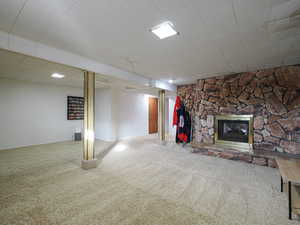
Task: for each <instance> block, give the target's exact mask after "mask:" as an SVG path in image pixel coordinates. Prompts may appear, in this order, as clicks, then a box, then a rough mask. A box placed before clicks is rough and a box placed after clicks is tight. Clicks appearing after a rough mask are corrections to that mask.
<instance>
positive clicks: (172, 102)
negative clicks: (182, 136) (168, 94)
mask: <svg viewBox="0 0 300 225" xmlns="http://www.w3.org/2000/svg"><path fill="white" fill-rule="evenodd" d="M174 106H175V99H174V98H169V121H168V126H169V135H172V136H175V135H176V127H173V125H172V124H173V112H174Z"/></svg>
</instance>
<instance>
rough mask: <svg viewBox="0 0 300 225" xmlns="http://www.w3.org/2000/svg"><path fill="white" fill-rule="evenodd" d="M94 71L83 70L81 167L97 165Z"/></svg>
mask: <svg viewBox="0 0 300 225" xmlns="http://www.w3.org/2000/svg"><path fill="white" fill-rule="evenodd" d="M94 144H95V73H93V72H88V71H85V72H84V139H83V159H82V162H81V167H82V168H83V169H91V168H95V167H97V159H96V158H95V148H94Z"/></svg>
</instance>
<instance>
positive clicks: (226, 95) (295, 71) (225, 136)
mask: <svg viewBox="0 0 300 225" xmlns="http://www.w3.org/2000/svg"><path fill="white" fill-rule="evenodd" d="M177 94H178V96H180V98H181V99H182V101H183V102H184V104H185V106H186V109H187V110H188V111H189V112H190V114H191V118H192V129H193V140H192V142H193V144H197V145H200V146H205V147H201V149H203V151H204V149H206V150H207V149H209V150H207V151H204V152H206V154H211V155H217V156H218V157H226V158H234V159H236V158H239V159H240V158H243V159H244V161H248V162H252V163H257V164H261V165H265V164H268V163H269V162H271V161H270V160H265V159H264V158H263V157H258V156H257V155H256V153H257V152H263V154H274V153H278V154H279V153H280V154H287V155H300V65H295V66H283V67H278V68H271V69H264V70H258V71H253V72H244V73H238V74H231V75H226V76H218V77H211V78H206V79H200V80H198V81H197V82H196V83H194V84H189V85H182V86H179V87H178V88H177ZM223 115H236V116H247V115H253V117H252V122H253V126H252V125H251V124H250V123H249V126H248V127H247V124H245V122H235V121H230V119H229V121H223V120H222V119H221V120H220V122H218V123H217V124H216V118H218V116H223ZM250 120H251V119H249V122H250ZM252 122H251V123H252ZM236 123H240V124H239V125H237V124H236ZM243 124H244V125H243ZM217 125H218V127H217ZM219 125H220V126H221V128H219ZM219 129H222V130H219ZM237 130H239V131H237ZM245 130H248V133H247V132H245ZM221 131H223V133H222V132H221ZM217 132H219V134H218V136H217V137H216V136H215V134H216V133H217ZM238 134H239V135H238ZM216 138H217V139H216ZM249 138H250V139H249ZM246 139H248V143H246ZM225 141H227V142H226V144H228V143H229V142H231V141H234V142H239V144H242V145H244V146H246V145H248V146H249V147H250V151H249V148H248V150H245V148H244V149H243V150H244V151H240V150H241V149H242V148H239V149H240V150H239V151H235V152H234V153H232V152H231V151H230V150H231V149H232V146H231V147H230V148H225V147H224V146H225V145H224V142H225ZM228 141H229V142H228ZM217 143H222V144H223V145H222V146H223V147H222V148H217V149H216V147H217ZM251 147H252V149H253V151H252V152H253V154H249V153H251ZM213 149H214V150H213ZM216 152H217V153H216Z"/></svg>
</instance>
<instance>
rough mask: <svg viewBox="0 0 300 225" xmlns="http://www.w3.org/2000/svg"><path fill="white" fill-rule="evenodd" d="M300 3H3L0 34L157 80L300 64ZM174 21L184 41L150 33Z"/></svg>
mask: <svg viewBox="0 0 300 225" xmlns="http://www.w3.org/2000/svg"><path fill="white" fill-rule="evenodd" d="M299 9H300V1H299V0H251V1H249V0H227V1H220V0H190V1H182V0H164V1H162V0H132V1H125V0H114V1H111V0H89V1H83V0H51V1H40V0H15V1H11V0H3V1H1V2H0V30H3V31H5V32H8V33H11V34H13V35H17V36H21V37H24V38H27V39H30V40H33V41H38V42H41V43H43V44H47V45H50V46H53V47H56V48H60V49H63V50H66V51H70V52H73V53H75V54H78V55H81V56H85V57H88V58H90V59H94V60H97V61H99V62H102V63H106V64H109V65H112V66H115V67H118V68H121V69H123V70H127V71H131V72H134V73H138V74H141V75H143V76H147V77H149V78H152V79H159V80H165V81H167V80H170V79H175V83H177V84H180V83H188V82H191V81H193V80H195V79H197V78H203V77H209V76H215V75H223V74H228V73H236V72H242V71H252V70H257V69H261V68H268V67H274V66H280V65H288V64H298V63H300V22H299V20H300V19H299V16H300V12H299ZM164 21H171V22H172V23H173V24H174V25H175V27H176V30H177V31H178V32H179V33H180V35H176V36H173V37H170V38H167V39H164V40H159V39H158V38H157V37H155V36H154V35H153V34H152V33H151V32H149V29H150V28H151V27H153V26H155V25H157V24H159V23H161V22H164Z"/></svg>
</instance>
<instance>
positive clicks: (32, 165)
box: [0, 136, 300, 225]
mask: <svg viewBox="0 0 300 225" xmlns="http://www.w3.org/2000/svg"><path fill="white" fill-rule="evenodd" d="M110 145H111V143H104V142H101V141H97V144H96V151H97V155H98V157H99V158H102V161H101V163H100V165H99V167H98V168H96V169H93V170H89V171H85V170H82V169H81V168H80V160H81V156H82V151H81V147H82V145H81V143H75V142H63V143H56V144H48V145H40V146H33V147H26V148H19V149H11V150H4V151H0V204H1V205H0V224H1V225H2V224H5V225H13V224H16V225H17V224H18V225H22V224H32V225H33V224H34V225H38V224H41V225H48V224H57V225H63V224H68V225H87V224H90V225H125V224H126V225H165V224H166V225H167V224H168V225H177V224H178V225H189V224H199V225H200V224H201V225H213V224H214V225H217V224H220V225H221V224H228V225H233V224H239V225H254V224H255V225H289V224H298V225H299V224H300V222H299V221H298V220H297V219H295V220H293V221H289V220H288V213H287V212H288V210H287V198H286V195H285V194H282V193H280V190H279V188H280V181H279V175H278V171H277V170H276V169H272V168H267V167H260V166H255V165H251V164H246V163H242V162H234V161H229V160H225V159H218V158H213V157H207V156H201V155H197V154H191V153H190V152H189V151H188V149H187V148H185V149H183V148H182V147H181V146H178V145H176V144H173V143H168V144H167V145H165V146H162V145H160V144H159V142H158V141H157V139H156V138H155V137H153V136H151V137H144V138H137V139H131V140H127V141H122V142H119V143H117V144H115V145H114V146H113V147H112V148H111V149H110V151H109V152H108V151H107V149H108V148H107V147H108V146H110Z"/></svg>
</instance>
